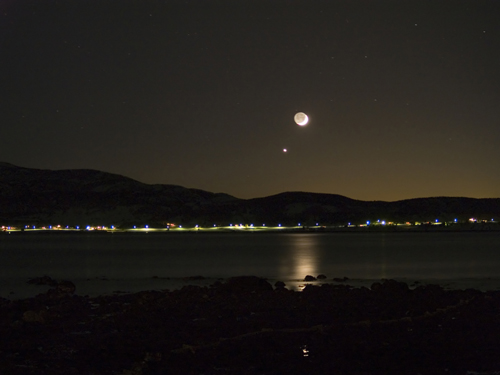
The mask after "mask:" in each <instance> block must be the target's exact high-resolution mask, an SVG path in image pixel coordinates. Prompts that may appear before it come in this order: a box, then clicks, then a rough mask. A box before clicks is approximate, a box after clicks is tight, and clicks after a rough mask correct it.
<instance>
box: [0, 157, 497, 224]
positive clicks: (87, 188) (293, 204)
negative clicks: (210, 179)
mask: <svg viewBox="0 0 500 375" xmlns="http://www.w3.org/2000/svg"><path fill="white" fill-rule="evenodd" d="M499 214H500V199H499V198H484V199H475V198H465V197H431V198H416V199H407V200H400V201H394V202H384V201H361V200H355V199H351V198H347V197H344V196H341V195H337V194H319V193H307V192H284V193H280V194H277V195H272V196H268V197H262V198H253V199H239V198H235V197H233V196H231V195H228V194H224V193H211V192H207V191H203V190H199V189H190V188H185V187H182V186H178V185H161V184H152V185H151V184H144V183H141V182H139V181H136V180H133V179H131V178H128V177H125V176H121V175H117V174H112V173H106V172H101V171H97V170H90V169H74V170H42V169H32V168H23V167H18V166H15V165H12V164H9V163H0V223H1V224H2V225H5V224H10V225H15V224H25V225H43V224H55V223H59V224H64V225H117V226H120V225H121V226H128V225H144V224H150V225H164V224H166V223H169V222H170V223H171V222H173V223H180V224H184V225H190V224H195V223H196V224H199V225H213V224H214V223H216V224H218V225H228V224H229V223H247V224H249V223H257V224H259V225H260V224H262V223H266V224H268V225H277V224H278V223H281V224H283V225H297V223H301V224H302V225H314V224H315V223H321V224H322V225H328V224H346V223H348V222H353V223H358V224H359V223H364V222H366V221H368V220H370V221H375V220H377V219H383V220H386V221H434V220H435V219H439V220H442V221H451V220H453V219H454V218H457V219H459V220H461V221H465V220H467V219H468V218H470V217H477V218H479V219H481V218H484V219H488V220H490V219H491V218H492V217H498V216H499Z"/></svg>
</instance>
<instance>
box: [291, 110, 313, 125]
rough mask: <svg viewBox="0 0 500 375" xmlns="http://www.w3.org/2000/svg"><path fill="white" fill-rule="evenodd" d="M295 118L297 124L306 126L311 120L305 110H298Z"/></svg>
mask: <svg viewBox="0 0 500 375" xmlns="http://www.w3.org/2000/svg"><path fill="white" fill-rule="evenodd" d="M293 120H294V121H295V123H296V124H297V125H300V126H304V125H305V124H307V123H308V122H309V117H307V115H306V114H305V113H304V112H298V113H296V114H295V116H294V118H293Z"/></svg>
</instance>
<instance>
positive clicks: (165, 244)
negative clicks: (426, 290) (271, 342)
mask: <svg viewBox="0 0 500 375" xmlns="http://www.w3.org/2000/svg"><path fill="white" fill-rule="evenodd" d="M320 273H323V274H326V275H327V276H328V277H329V278H333V277H343V276H347V277H349V278H350V279H370V280H376V279H381V278H396V279H415V280H431V279H432V280H434V279H442V280H445V279H457V280H467V279H488V278H493V279H498V278H499V276H500V233H499V232H452V233H450V232H434V233H326V234H317V233H311V234H309V233H304V234H299V233H288V234H284V233H280V234H274V233H269V234H267V233H265V234H263V233H238V234H232V233H210V234H201V233H190V234H172V233H164V234H151V233H149V234H146V233H141V234H119V233H118V234H116V233H115V234H109V233H103V234H94V233H92V234H82V233H77V234H68V233H61V234H45V233H41V234H34V233H29V234H21V233H19V234H12V235H2V236H0V280H1V281H2V282H3V284H4V285H7V284H9V283H10V284H11V283H12V282H13V280H17V281H18V280H20V279H23V278H24V279H27V278H31V277H36V276H42V275H49V276H51V277H53V278H56V279H69V280H85V279H95V278H103V277H105V278H107V279H112V280H134V279H135V280H139V279H141V280H146V279H151V278H152V277H154V276H157V277H158V278H182V277H186V276H195V275H202V276H205V277H210V278H225V277H230V276H236V275H257V276H262V277H267V278H269V279H272V280H285V281H292V280H301V279H303V278H304V276H305V275H314V276H316V275H318V274H320ZM10 284H9V287H10V286H11V285H10ZM499 286H500V285H499ZM4 289H5V288H4ZM3 294H5V290H3V292H2V295H3Z"/></svg>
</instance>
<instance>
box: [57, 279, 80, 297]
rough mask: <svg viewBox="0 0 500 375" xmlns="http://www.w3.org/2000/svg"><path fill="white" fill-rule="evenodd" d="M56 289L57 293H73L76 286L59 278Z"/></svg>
mask: <svg viewBox="0 0 500 375" xmlns="http://www.w3.org/2000/svg"><path fill="white" fill-rule="evenodd" d="M56 289H57V291H58V292H59V293H65V294H73V293H75V290H76V286H75V284H73V283H72V282H71V281H69V280H61V281H59V282H58V283H57V287H56Z"/></svg>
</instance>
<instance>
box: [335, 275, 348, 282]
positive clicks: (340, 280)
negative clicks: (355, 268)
mask: <svg viewBox="0 0 500 375" xmlns="http://www.w3.org/2000/svg"><path fill="white" fill-rule="evenodd" d="M347 280H349V278H348V277H345V276H344V277H342V278H340V277H334V278H333V281H336V282H337V283H343V282H345V281H347Z"/></svg>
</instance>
